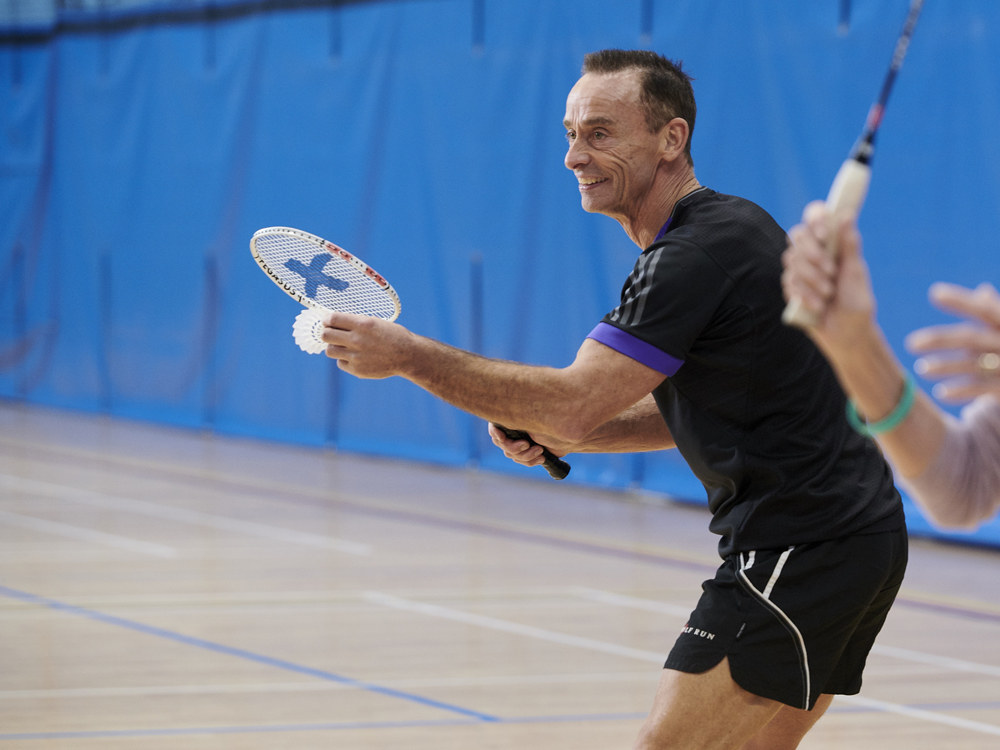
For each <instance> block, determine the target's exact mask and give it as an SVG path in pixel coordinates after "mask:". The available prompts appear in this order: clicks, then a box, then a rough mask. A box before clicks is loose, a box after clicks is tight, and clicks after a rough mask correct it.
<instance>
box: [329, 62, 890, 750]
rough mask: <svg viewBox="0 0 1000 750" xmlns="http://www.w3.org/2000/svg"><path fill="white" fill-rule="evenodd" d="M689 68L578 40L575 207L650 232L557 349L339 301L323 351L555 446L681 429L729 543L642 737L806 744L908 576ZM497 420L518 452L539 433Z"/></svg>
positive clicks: (857, 441) (593, 444) (666, 438)
mask: <svg viewBox="0 0 1000 750" xmlns="http://www.w3.org/2000/svg"><path fill="white" fill-rule="evenodd" d="M694 119H695V102H694V95H693V92H692V90H691V85H690V78H689V77H688V76H687V75H686V74H685V73H684V72H683V71H682V70H681V69H680V67H679V66H678V65H675V64H673V63H671V62H670V61H668V60H666V59H665V58H662V57H660V56H659V55H656V54H654V53H652V52H626V51H620V50H605V51H602V52H597V53H593V54H590V55H587V57H586V58H585V62H584V69H583V76H582V77H581V78H580V80H579V81H578V82H577V83H576V85H575V86H574V87H573V89H572V91H571V92H570V94H569V97H568V99H567V102H566V119H565V122H564V124H565V126H566V133H567V138H568V140H569V149H568V152H567V154H566V160H565V162H566V166H567V167H568V168H569V169H571V170H572V171H573V173H574V174H575V175H576V177H577V180H578V182H579V189H580V195H581V201H582V203H583V208H584V209H585V210H587V211H593V212H599V213H603V214H606V215H608V216H611V217H613V218H614V219H616V220H617V221H618V222H619V223H621V225H622V227H623V229H624V230H625V232H626V233H627V234H628V236H629V237H630V238H632V240H633V241H634V242H635V243H636V244H637V245H638V246H639V247H640V248H644V250H643V252H642V254H641V255H640V256H639V260H638V262H637V263H636V266H635V270H634V271H633V273H632V275H631V276H630V277H629V279H628V280H627V282H626V284H625V288H624V290H623V292H622V303H621V305H620V306H619V307H618V308H616V309H615V310H614V311H612V312H611V313H609V314H608V315H607V316H605V318H604V320H603V321H602V322H601V323H600V324H599V325H598V326H597V328H595V329H594V331H593V332H592V333H591V334H590V336H589V337H588V338H587V339H586V340H585V341H584V343H583V345H582V346H581V347H580V350H579V352H578V354H577V357H576V360H575V361H574V362H573V363H572V364H571V365H570V366H568V367H565V368H562V369H556V368H550V367H530V366H525V365H521V364H516V363H512V362H503V361H496V360H490V359H486V358H483V357H479V356H476V355H472V354H469V353H466V352H463V351H460V350H457V349H454V348H452V347H449V346H446V345H444V344H441V343H438V342H436V341H432V340H430V339H426V338H422V337H420V336H416V335H414V334H412V333H410V332H409V331H407V330H406V329H404V328H402V327H400V326H397V325H394V324H390V323H386V322H384V321H380V320H376V319H371V318H361V317H358V316H351V315H342V314H331V315H330V316H329V317H328V319H327V326H328V327H327V328H326V329H325V331H324V335H323V338H324V340H325V341H326V342H327V343H328V344H329V348H328V352H327V353H328V355H329V356H331V357H334V358H336V359H338V360H339V366H340V367H341V369H343V370H345V371H347V372H349V373H353V374H355V375H357V376H359V377H368V378H371V377H377V378H381V377H388V376H390V375H400V376H402V377H405V378H407V379H409V380H411V381H413V382H414V383H416V384H417V385H419V386H421V387H423V388H425V389H427V390H428V391H430V392H431V393H434V394H435V395H437V396H439V397H441V398H443V399H444V400H446V401H448V402H450V403H452V404H454V405H456V406H458V407H460V408H462V409H464V410H466V411H469V412H471V413H473V414H477V415H478V416H480V417H482V418H484V419H486V420H488V421H490V422H495V423H500V424H504V425H507V426H509V427H512V428H516V429H523V430H528V431H529V432H530V433H531V434H532V436H533V437H534V439H535V440H536V441H538V442H539V443H541V444H543V445H546V446H549V447H551V448H552V449H553V450H554V451H555V452H556V453H559V454H565V453H567V452H571V451H590V452H612V451H639V450H660V449H663V448H670V447H673V446H675V445H676V446H677V447H678V448H679V449H680V450H681V453H682V454H683V455H684V457H685V459H686V460H687V461H688V463H689V464H690V465H691V467H692V469H693V470H694V471H695V473H696V474H697V475H698V476H699V478H700V479H701V480H702V482H703V483H704V485H705V487H706V489H707V491H708V496H709V507H710V509H711V510H712V512H713V514H714V515H713V519H712V522H711V524H710V528H711V529H712V530H713V531H714V532H716V533H718V534H720V535H721V537H722V538H721V541H720V544H719V550H720V554H721V555H722V557H723V559H724V560H725V562H724V563H723V565H722V566H721V567H720V568H719V572H718V574H717V576H716V578H715V579H714V580H712V581H707V582H705V584H704V586H703V589H704V594H703V596H702V598H701V600H700V601H699V604H698V607H697V609H696V610H695V611H694V612H693V613H692V615H691V618H690V621H689V623H688V626H686V627H685V628H684V629H683V631H682V633H681V635H680V636H679V637H678V639H677V642H676V644H675V645H674V648H673V650H672V651H671V653H670V655H669V657H668V659H667V662H666V665H665V668H664V670H663V673H662V676H661V681H660V686H659V688H658V691H657V694H656V698H655V702H654V706H653V709H652V711H651V713H650V715H649V717H648V719H647V720H646V722H645V724H644V726H643V728H642V731H641V733H640V736H639V738H638V740H637V743H636V747H637V748H644V749H646V748H650V749H651V748H741V747H745V748H768V750H780V749H781V748H794V747H796V746H797V745H798V743H799V740H800V739H801V738H802V736H803V735H804V734H805V733H806V731H808V729H809V728H810V727H811V726H812V725H813V723H815V721H816V720H817V719H818V718H819V717H820V715H821V714H822V713H823V711H825V710H826V708H827V707H828V706H829V704H830V701H831V700H832V695H831V694H832V693H837V692H841V693H856V692H857V691H858V690H859V689H860V684H861V670H862V668H863V666H864V661H865V657H866V655H867V653H868V650H869V649H870V647H871V644H872V641H873V640H874V637H875V634H876V633H877V632H878V630H879V629H880V628H881V625H882V622H883V620H884V618H885V615H886V613H887V612H888V608H889V606H890V605H891V603H892V601H893V599H894V598H895V594H896V591H897V590H898V587H899V584H900V582H901V580H902V574H903V569H904V567H905V557H906V537H905V530H904V528H903V517H902V506H901V503H900V500H899V496H898V494H897V493H896V492H895V490H894V488H893V486H892V477H891V474H890V471H889V469H888V467H887V466H886V464H885V462H884V461H883V460H882V458H881V456H880V454H879V453H878V450H877V449H876V447H875V446H874V444H873V443H871V441H868V440H866V439H864V438H862V437H861V436H860V435H858V434H856V433H855V432H853V431H852V430H851V429H850V427H849V426H848V425H847V424H846V421H845V419H844V406H845V396H844V394H843V392H842V391H841V390H840V388H839V386H838V385H837V382H836V378H835V376H834V374H833V372H832V371H831V370H830V368H829V366H828V365H827V364H826V362H825V360H824V359H823V357H822V355H820V354H819V352H818V351H817V350H816V349H815V347H814V346H813V345H812V344H811V343H810V342H809V340H808V339H807V338H806V337H805V336H804V335H803V334H802V333H800V332H799V331H796V330H792V329H789V328H786V327H784V326H782V325H781V324H780V322H779V319H780V315H781V310H782V308H783V306H784V303H783V299H782V293H781V287H780V281H779V279H780V275H781V261H780V257H781V253H782V251H783V250H784V248H785V244H786V238H785V234H784V232H782V230H781V229H780V228H779V227H778V226H777V225H776V224H775V223H774V221H773V220H772V219H771V218H770V217H769V216H768V215H767V214H766V213H765V212H764V211H763V210H761V209H760V208H758V207H757V206H755V205H753V204H752V203H750V202H748V201H745V200H742V199H740V198H734V197H732V196H725V195H720V194H718V193H715V192H714V191H712V190H709V189H707V188H704V187H702V186H700V185H699V184H698V181H697V179H696V178H695V175H694V169H693V163H692V161H691V156H690V136H691V131H692V129H693V127H694ZM491 434H492V435H493V438H494V442H496V443H497V444H498V445H500V446H501V447H503V448H504V450H505V451H506V452H507V454H508V455H510V456H511V457H513V458H515V460H519V461H521V462H522V463H528V464H532V463H537V462H539V460H540V459H539V458H538V453H539V452H540V448H538V447H529V444H528V443H527V442H525V441H509V440H506V439H505V438H503V436H502V435H501V434H500V433H499V432H497V431H496V430H495V429H492V428H491Z"/></svg>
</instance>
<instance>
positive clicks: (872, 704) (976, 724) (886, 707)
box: [836, 695, 1000, 737]
mask: <svg viewBox="0 0 1000 750" xmlns="http://www.w3.org/2000/svg"><path fill="white" fill-rule="evenodd" d="M836 701H837V702H838V703H852V704H854V705H855V706H864V707H865V708H874V709H877V710H879V711H885V712H886V713H890V714H899V715H900V716H906V717H908V718H910V719H922V720H923V721H930V722H933V723H935V724H947V725H948V726H951V727H958V728H959V729H971V730H972V731H973V732H981V733H982V734H992V735H995V736H997V737H1000V727H998V726H994V725H993V724H984V723H983V722H981V721H970V720H969V719H962V718H959V717H958V716H949V715H948V714H939V713H937V712H936V711H924V710H923V709H922V708H910V707H909V706H901V705H899V704H898V703H889V702H887V701H880V700H875V699H874V698H865V697H863V696H860V695H838V696H837V697H836Z"/></svg>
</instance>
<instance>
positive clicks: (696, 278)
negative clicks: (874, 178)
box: [587, 240, 732, 377]
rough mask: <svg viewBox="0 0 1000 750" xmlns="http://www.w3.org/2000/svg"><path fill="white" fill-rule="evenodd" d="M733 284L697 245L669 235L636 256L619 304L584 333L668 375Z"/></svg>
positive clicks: (676, 367) (672, 373) (686, 353)
mask: <svg viewBox="0 0 1000 750" xmlns="http://www.w3.org/2000/svg"><path fill="white" fill-rule="evenodd" d="M731 288H732V282H731V281H730V279H729V277H728V276H727V275H726V273H725V272H724V271H723V270H722V268H721V267H720V266H719V265H718V264H717V263H716V262H715V261H714V260H713V259H712V258H711V257H710V256H709V255H708V254H707V253H705V252H704V251H703V250H702V249H701V248H699V247H698V246H697V245H694V244H692V243H689V242H686V241H683V240H673V241H670V240H668V241H666V242H664V243H663V244H661V245H659V246H657V247H655V248H652V249H650V250H647V251H645V252H644V253H643V254H642V255H641V256H639V260H638V261H637V262H636V264H635V268H634V269H633V270H632V273H631V275H629V277H628V280H627V281H626V282H625V286H624V288H623V289H622V298H621V304H619V305H618V307H616V308H615V309H614V310H612V311H611V312H610V313H608V314H607V315H605V316H604V319H603V320H602V321H601V322H600V323H599V324H598V325H597V327H596V328H595V329H594V330H593V331H591V332H590V334H589V335H588V337H587V338H592V339H595V340H596V341H599V342H601V343H602V344H604V345H605V346H608V347H610V348H612V349H614V350H615V351H617V352H619V353H621V354H624V355H625V356H627V357H630V358H631V359H634V360H636V361H637V362H641V363H642V364H644V365H646V366H647V367H651V368H652V369H654V370H656V371H657V372H661V373H663V374H664V375H667V376H668V377H669V376H671V375H674V374H675V373H676V372H677V371H678V370H679V369H680V368H681V366H682V365H683V364H684V362H685V360H686V359H687V358H688V356H689V354H690V351H691V347H692V345H693V344H694V342H695V340H696V339H697V338H698V336H699V335H701V333H702V332H703V331H704V330H705V329H706V327H707V326H708V324H709V322H710V320H711V319H712V316H713V315H714V314H715V311H716V310H717V309H718V307H719V305H720V304H721V302H722V300H723V299H724V298H725V296H726V295H727V294H728V293H729V291H730V289H731Z"/></svg>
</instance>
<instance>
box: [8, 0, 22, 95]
mask: <svg viewBox="0 0 1000 750" xmlns="http://www.w3.org/2000/svg"><path fill="white" fill-rule="evenodd" d="M20 6H21V3H20V2H19V0H11V3H10V18H11V23H12V24H13V26H14V28H15V29H16V28H17V27H18V24H19V23H20V18H19V16H20ZM10 63H11V64H10V85H11V88H12V89H14V90H15V91H17V90H18V89H20V88H21V79H22V77H23V76H22V73H21V42H20V40H19V38H18V37H16V36H15V38H14V48H13V49H12V50H11V61H10Z"/></svg>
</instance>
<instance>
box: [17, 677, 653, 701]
mask: <svg viewBox="0 0 1000 750" xmlns="http://www.w3.org/2000/svg"><path fill="white" fill-rule="evenodd" d="M595 682H596V683H620V682H644V683H655V682H656V676H655V675H652V676H651V675H650V674H649V672H646V671H643V672H609V673H596V674H532V675H481V676H473V677H426V678H415V679H405V680H383V681H382V682H380V683H379V684H381V685H383V686H385V687H390V688H395V689H397V690H413V689H419V688H435V687H496V686H505V685H507V686H523V685H576V684H582V683H595ZM360 689H361V688H360V687H358V686H357V685H350V684H344V683H339V682H327V681H319V680H317V681H315V682H263V683H246V684H230V685H159V686H144V687H107V688H39V689H36V690H0V700H15V699H31V700H33V699H40V698H129V697H142V696H153V695H224V694H230V693H313V692H325V691H330V690H360Z"/></svg>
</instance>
